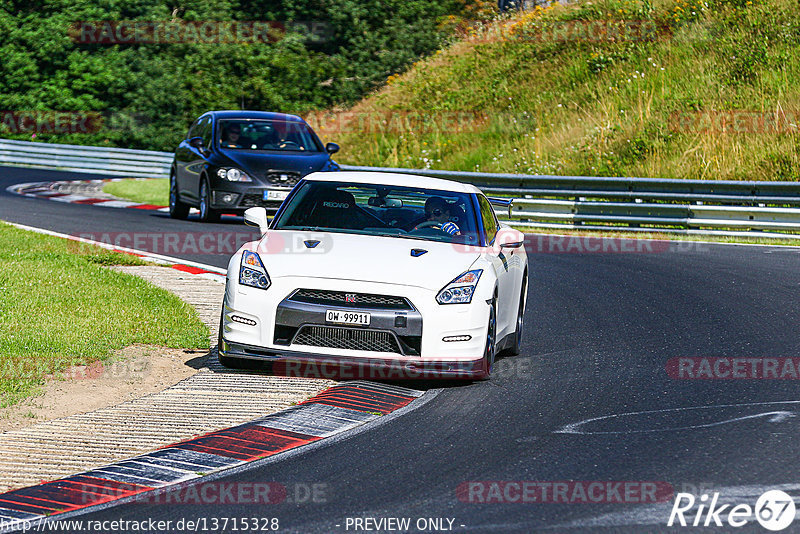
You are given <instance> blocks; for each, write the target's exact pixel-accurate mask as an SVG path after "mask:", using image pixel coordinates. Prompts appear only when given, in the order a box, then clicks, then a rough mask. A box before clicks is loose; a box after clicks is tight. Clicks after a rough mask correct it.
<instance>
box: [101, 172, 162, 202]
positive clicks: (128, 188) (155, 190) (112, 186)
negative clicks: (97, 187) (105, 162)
mask: <svg viewBox="0 0 800 534" xmlns="http://www.w3.org/2000/svg"><path fill="white" fill-rule="evenodd" d="M103 192H104V193H108V194H109V195H114V196H115V197H119V198H122V199H125V200H130V201H131V202H141V203H142V204H153V205H154V206H166V205H167V204H169V180H166V179H163V178H128V179H126V180H120V181H119V182H108V183H107V184H106V185H104V186H103Z"/></svg>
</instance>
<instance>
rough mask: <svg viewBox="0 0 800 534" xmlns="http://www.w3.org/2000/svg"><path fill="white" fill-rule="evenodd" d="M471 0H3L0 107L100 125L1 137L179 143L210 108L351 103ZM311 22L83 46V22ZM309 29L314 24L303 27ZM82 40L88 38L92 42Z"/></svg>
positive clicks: (2, 131)
mask: <svg viewBox="0 0 800 534" xmlns="http://www.w3.org/2000/svg"><path fill="white" fill-rule="evenodd" d="M467 4H469V7H470V8H472V7H474V5H473V4H474V3H473V4H470V3H469V2H466V1H465V0H446V1H445V2H430V1H428V0H282V1H280V2H277V1H272V2H267V1H263V0H212V1H204V2H200V1H194V0H192V1H186V2H184V3H183V4H182V5H181V6H180V7H171V6H169V5H167V4H164V3H161V2H158V1H156V0H137V1H133V2H125V3H103V4H97V3H92V2H91V1H90V0H56V1H49V2H44V1H31V2H19V1H4V2H2V3H0V58H2V61H1V62H0V103H1V105H0V110H2V111H13V112H24V111H30V110H55V111H69V112H87V113H89V112H91V113H97V114H100V115H101V116H102V117H103V120H102V121H101V122H100V123H98V124H99V129H97V130H96V131H91V132H88V133H87V132H77V133H76V132H72V133H69V132H68V133H58V132H48V131H42V129H41V128H40V129H38V131H37V129H33V130H30V129H27V130H26V129H24V128H19V127H17V128H14V127H9V125H8V124H6V126H2V125H0V136H3V137H11V138H17V139H31V137H32V135H33V134H34V133H35V134H36V139H37V140H44V141H53V142H65V143H76V144H98V145H104V144H108V145H115V146H126V147H133V148H143V149H152V150H171V149H172V148H174V146H175V145H177V143H178V142H179V141H180V139H181V137H182V135H183V134H184V133H185V132H184V130H185V127H186V126H188V124H189V123H190V122H191V120H192V119H193V118H194V117H196V116H197V115H199V114H200V113H202V112H204V111H207V110H209V109H239V108H247V109H265V110H275V111H284V112H291V113H304V112H306V111H309V110H313V109H323V108H326V107H330V106H332V105H339V104H345V105H346V104H349V103H351V102H353V101H355V100H357V99H358V98H360V97H361V96H363V95H364V94H365V93H367V92H369V91H371V90H373V89H374V88H376V87H378V86H379V85H380V84H382V83H383V82H384V81H385V79H386V77H387V76H388V75H390V74H392V73H395V72H398V71H400V70H402V69H404V68H405V67H406V66H407V65H408V64H410V63H411V62H413V61H414V60H416V59H417V58H419V57H420V56H422V55H425V54H427V53H430V52H432V51H434V50H436V49H437V48H438V47H439V46H440V45H441V43H442V39H443V38H444V34H443V31H442V30H440V29H439V26H438V25H437V22H438V20H439V18H440V17H442V16H444V15H447V14H453V13H465V12H466V10H467V7H468V6H467ZM122 20H128V21H130V20H136V21H160V22H162V23H163V22H169V21H174V22H191V21H198V22H199V21H226V20H227V21H230V20H238V21H280V22H281V23H285V22H286V21H295V22H296V21H304V22H307V23H314V24H313V25H311V24H306V25H303V24H284V27H285V28H286V31H282V32H280V34H279V35H278V34H276V40H275V41H274V42H249V43H242V42H239V43H226V44H216V43H202V42H180V43H130V44H127V43H122V44H98V43H87V42H81V40H80V34H79V33H77V31H76V29H75V25H76V23H77V22H79V21H122ZM306 28H311V29H313V30H314V31H313V32H309V31H306ZM84 40H85V39H84Z"/></svg>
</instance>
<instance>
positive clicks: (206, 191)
mask: <svg viewBox="0 0 800 534" xmlns="http://www.w3.org/2000/svg"><path fill="white" fill-rule="evenodd" d="M200 220H201V221H203V222H217V221H219V212H217V211H216V210H213V209H211V189H210V188H209V187H208V180H206V179H205V178H203V179H202V181H201V182H200Z"/></svg>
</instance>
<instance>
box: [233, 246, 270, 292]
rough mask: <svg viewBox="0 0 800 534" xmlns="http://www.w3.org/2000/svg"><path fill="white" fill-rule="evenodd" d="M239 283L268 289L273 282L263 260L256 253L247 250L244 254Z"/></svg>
mask: <svg viewBox="0 0 800 534" xmlns="http://www.w3.org/2000/svg"><path fill="white" fill-rule="evenodd" d="M239 283H240V284H241V285H243V286H250V287H256V288H258V289H268V288H269V286H270V285H272V282H271V281H270V279H269V275H268V274H267V270H266V269H265V268H264V264H263V263H261V258H260V257H259V256H258V254H256V253H255V252H250V251H249V250H245V251H244V254H242V265H241V268H240V269H239Z"/></svg>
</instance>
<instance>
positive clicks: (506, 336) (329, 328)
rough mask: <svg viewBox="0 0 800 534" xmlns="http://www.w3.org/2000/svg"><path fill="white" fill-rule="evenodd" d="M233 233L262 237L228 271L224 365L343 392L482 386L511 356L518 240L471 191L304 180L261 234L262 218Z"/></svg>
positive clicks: (518, 334)
mask: <svg viewBox="0 0 800 534" xmlns="http://www.w3.org/2000/svg"><path fill="white" fill-rule="evenodd" d="M495 202H498V201H495ZM245 220H246V222H248V224H251V225H256V226H259V228H260V230H261V233H262V237H261V239H260V240H258V241H255V242H252V243H247V244H246V245H245V246H243V247H242V248H241V249H240V250H239V251H238V252H236V254H234V256H233V257H232V258H231V260H230V263H229V265H228V275H227V284H226V288H225V299H224V303H223V311H222V318H221V325H220V339H219V357H220V361H221V362H222V364H223V365H226V366H229V367H241V366H243V364H244V363H245V361H246V360H272V361H274V362H282V363H284V364H286V365H287V369H289V368H290V367H289V366H290V365H299V364H302V365H311V366H313V365H320V364H325V365H330V364H331V363H334V364H336V365H337V366H339V368H344V369H347V371H342V372H340V373H338V374H337V376H338V377H342V378H347V377H353V378H363V377H365V374H366V371H365V370H370V374H369V376H370V377H373V378H375V377H385V378H419V377H423V378H425V377H428V378H431V377H461V378H486V377H488V376H489V374H490V373H491V370H492V364H493V363H494V360H495V354H496V352H498V351H501V350H506V351H508V352H510V353H512V354H516V353H518V352H519V350H520V341H521V339H522V330H523V317H524V314H525V296H526V287H527V284H526V282H527V278H528V263H527V257H526V254H525V247H524V235H523V234H522V233H521V232H519V231H517V230H514V229H512V228H510V227H508V226H506V225H503V224H500V223H499V222H498V220H497V217H496V216H495V212H494V209H493V208H492V204H491V202H490V200H489V199H488V198H487V197H486V196H485V195H484V194H483V193H482V192H481V191H480V190H479V189H478V188H476V187H474V186H472V185H467V184H462V183H458V182H452V181H448V180H440V179H436V178H426V177H421V176H414V175H406V174H389V173H378V172H331V173H314V174H310V175H308V176H306V178H305V179H303V180H302V181H301V182H299V183H298V184H297V186H296V187H295V188H294V189H293V190H292V192H291V194H290V195H289V197H288V198H287V199H286V200H285V201H284V203H283V205H282V206H281V208H280V209H279V211H278V212H277V214H276V215H275V217H274V219H272V221H269V220H268V219H267V212H266V210H264V209H263V208H251V209H249V210H247V212H246V213H245ZM273 365H274V364H273ZM295 369H297V368H296V367H295ZM376 369H379V370H382V371H381V372H383V374H380V372H379V373H378V374H375V370H376Z"/></svg>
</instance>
